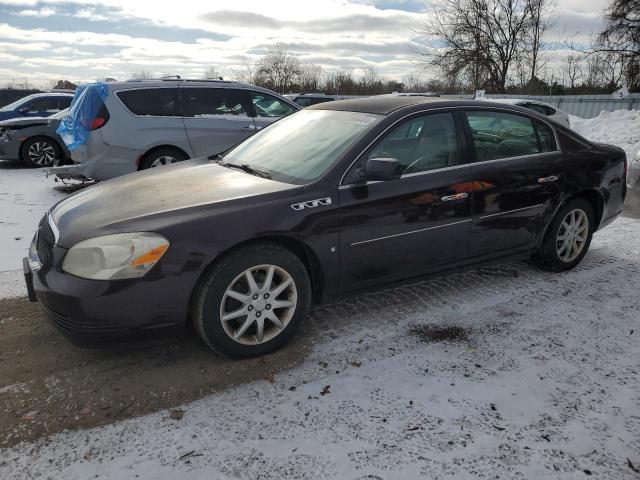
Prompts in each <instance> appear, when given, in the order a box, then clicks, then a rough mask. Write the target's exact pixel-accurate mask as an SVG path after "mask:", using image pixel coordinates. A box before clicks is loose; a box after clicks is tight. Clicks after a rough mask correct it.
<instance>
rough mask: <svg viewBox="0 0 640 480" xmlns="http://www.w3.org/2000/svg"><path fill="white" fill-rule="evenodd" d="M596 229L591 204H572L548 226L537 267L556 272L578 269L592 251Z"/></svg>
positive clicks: (561, 211) (585, 202) (581, 201)
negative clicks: (577, 266) (591, 245)
mask: <svg viewBox="0 0 640 480" xmlns="http://www.w3.org/2000/svg"><path fill="white" fill-rule="evenodd" d="M594 226H595V223H594V215H593V208H592V207H591V204H590V203H589V202H588V201H587V200H585V199H584V198H575V199H573V200H571V201H569V202H568V203H567V204H566V205H565V206H564V207H562V208H561V209H560V211H558V213H557V214H556V216H555V217H554V219H553V221H552V223H551V225H550V226H549V230H548V231H547V234H546V235H545V238H544V241H543V244H542V247H541V249H540V252H539V255H538V264H539V265H540V266H541V267H543V268H546V269H548V270H554V271H563V270H568V269H570V268H573V267H575V266H576V265H577V264H578V263H580V261H581V260H582V259H583V258H584V256H585V255H586V253H587V250H589V245H590V244H591V238H592V236H593V230H594Z"/></svg>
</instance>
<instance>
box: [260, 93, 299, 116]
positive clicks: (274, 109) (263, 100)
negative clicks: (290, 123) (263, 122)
mask: <svg viewBox="0 0 640 480" xmlns="http://www.w3.org/2000/svg"><path fill="white" fill-rule="evenodd" d="M251 102H252V103H253V107H254V108H255V111H256V115H257V116H258V117H286V116H287V115H289V114H291V113H293V112H295V111H296V109H295V108H293V107H292V106H291V105H289V104H288V103H286V102H283V101H282V100H279V99H277V98H276V97H272V96H271V95H269V94H266V93H262V92H251Z"/></svg>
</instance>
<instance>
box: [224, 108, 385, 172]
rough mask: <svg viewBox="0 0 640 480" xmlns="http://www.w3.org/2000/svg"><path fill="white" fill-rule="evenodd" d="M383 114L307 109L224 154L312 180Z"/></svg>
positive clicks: (241, 162)
mask: <svg viewBox="0 0 640 480" xmlns="http://www.w3.org/2000/svg"><path fill="white" fill-rule="evenodd" d="M381 118H382V116H381V115H373V114H370V113H356V112H340V111H332V110H304V111H300V112H297V113H295V114H293V115H291V116H289V117H286V118H283V119H282V120H280V121H278V122H277V123H275V124H273V125H271V126H269V127H268V128H267V129H266V130H264V131H262V132H259V133H257V134H255V135H254V136H252V137H250V138H248V139H247V140H245V141H244V142H242V143H241V144H240V145H238V146H237V147H235V148H234V149H233V150H231V151H229V152H228V153H227V154H226V155H225V156H224V161H225V162H226V163H230V164H232V165H248V166H249V167H251V168H253V169H256V170H260V171H262V172H266V173H268V174H269V175H270V177H271V178H273V179H274V180H279V181H283V182H288V183H308V182H309V181H310V180H313V179H315V178H318V177H319V176H320V175H322V174H323V173H324V172H326V171H327V170H328V169H329V167H331V165H333V163H334V162H335V161H336V160H338V158H339V157H340V156H341V155H342V154H343V153H344V152H345V151H346V150H347V149H348V148H349V147H350V146H351V145H353V144H354V143H355V142H356V141H357V140H358V139H359V138H360V137H361V136H362V135H363V134H364V133H365V132H366V131H367V130H368V129H369V128H371V127H372V126H373V125H374V124H375V123H376V122H378V121H379V120H380V119H381Z"/></svg>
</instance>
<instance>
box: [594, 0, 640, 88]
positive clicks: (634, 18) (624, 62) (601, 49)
mask: <svg viewBox="0 0 640 480" xmlns="http://www.w3.org/2000/svg"><path fill="white" fill-rule="evenodd" d="M604 23H605V25H604V29H603V30H602V31H601V32H600V34H599V35H598V38H597V39H596V42H595V45H594V48H593V50H594V51H595V52H598V53H600V54H603V55H606V56H607V57H616V60H615V62H616V63H617V64H618V65H620V66H621V67H622V70H623V74H624V77H625V79H626V81H627V83H628V84H629V85H630V86H632V87H640V0H611V1H610V3H609V6H608V7H607V9H606V11H605V13H604ZM609 61H612V60H611V59H610V60H609Z"/></svg>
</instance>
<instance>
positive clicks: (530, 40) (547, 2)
mask: <svg viewBox="0 0 640 480" xmlns="http://www.w3.org/2000/svg"><path fill="white" fill-rule="evenodd" d="M529 1H530V3H531V18H530V21H529V23H530V25H529V27H528V28H527V31H526V33H525V49H527V50H529V51H528V55H527V56H528V57H529V59H530V65H531V76H530V80H531V81H532V82H533V80H534V79H536V78H539V75H538V70H539V69H540V67H541V65H542V64H543V63H544V58H543V54H544V52H545V50H546V48H547V45H546V43H545V41H544V36H545V34H546V33H547V31H548V30H549V29H550V28H551V27H552V26H553V21H552V16H551V15H552V8H553V4H552V1H553V0H529Z"/></svg>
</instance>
